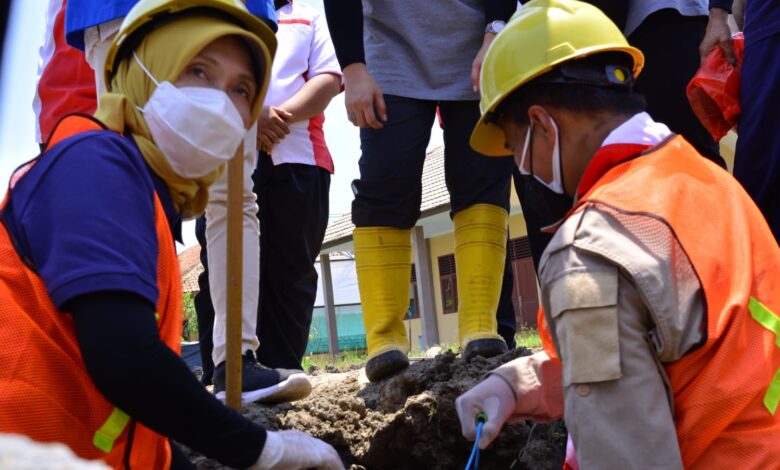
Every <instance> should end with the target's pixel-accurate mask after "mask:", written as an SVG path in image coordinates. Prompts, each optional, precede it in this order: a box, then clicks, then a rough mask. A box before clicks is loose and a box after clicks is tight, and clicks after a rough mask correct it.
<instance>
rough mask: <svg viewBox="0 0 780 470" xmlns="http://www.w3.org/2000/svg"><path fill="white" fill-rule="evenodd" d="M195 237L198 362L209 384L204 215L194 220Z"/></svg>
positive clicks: (210, 322)
mask: <svg viewBox="0 0 780 470" xmlns="http://www.w3.org/2000/svg"><path fill="white" fill-rule="evenodd" d="M195 237H196V238H197V239H198V244H199V245H200V263H201V264H202V265H203V268H204V269H203V272H202V273H200V276H198V287H199V288H200V290H199V291H198V293H197V294H195V298H194V299H193V300H194V303H195V313H196V315H197V317H198V342H199V346H200V362H201V365H202V367H203V377H202V378H201V382H203V383H204V384H205V385H211V383H212V379H213V377H214V359H212V357H211V351H212V350H213V349H214V304H213V303H212V302H211V291H210V290H209V260H208V247H207V246H206V216H205V215H203V216H200V217H198V219H197V220H196V221H195Z"/></svg>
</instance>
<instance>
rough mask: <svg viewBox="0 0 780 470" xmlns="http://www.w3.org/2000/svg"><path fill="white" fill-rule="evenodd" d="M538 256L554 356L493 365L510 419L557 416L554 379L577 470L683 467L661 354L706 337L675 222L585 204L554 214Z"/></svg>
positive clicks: (672, 355) (671, 357)
mask: <svg viewBox="0 0 780 470" xmlns="http://www.w3.org/2000/svg"><path fill="white" fill-rule="evenodd" d="M635 222H638V223H635ZM627 223H629V224H630V225H631V230H629V228H627V226H626V224H627ZM714 256H716V254H714ZM541 266H542V267H541V270H540V273H539V280H540V285H541V291H542V305H543V308H544V311H545V315H546V319H547V322H548V325H549V326H550V333H551V335H552V338H553V341H554V342H555V345H556V348H557V350H558V354H559V356H560V359H561V364H562V367H561V366H558V367H555V366H553V364H556V363H554V362H552V361H550V359H549V358H548V357H547V355H546V354H545V353H543V352H542V353H537V354H535V355H533V356H528V357H524V358H519V359H517V360H515V361H512V362H510V363H507V364H505V365H504V366H502V367H500V368H498V369H496V370H495V371H494V373H497V374H499V375H501V376H502V377H504V378H505V379H507V381H509V382H510V383H512V384H513V385H514V386H515V389H516V390H518V391H520V393H518V399H517V406H516V410H515V411H516V415H515V418H517V417H521V416H533V417H537V418H539V417H542V418H546V419H554V418H557V417H559V415H560V411H561V410H560V403H557V404H556V403H555V402H556V401H558V400H560V399H561V398H560V397H561V390H562V391H563V405H564V407H563V408H564V411H563V414H564V418H565V421H566V426H567V428H568V429H569V432H570V433H571V437H572V439H573V442H574V448H575V450H576V453H577V461H578V463H579V467H580V468H581V469H583V470H590V469H599V470H602V469H626V470H629V469H664V470H668V469H681V468H682V458H681V456H680V450H679V445H678V442H677V435H676V432H675V422H674V398H673V396H672V390H671V388H670V386H669V381H668V378H667V376H666V373H665V371H664V368H663V364H665V363H669V362H673V361H676V360H677V359H679V358H680V357H682V356H683V355H684V354H686V353H687V352H689V351H691V350H692V349H694V348H695V347H696V346H697V345H700V344H702V342H703V341H704V339H705V328H706V317H705V312H706V310H705V301H704V295H703V291H702V288H701V284H700V283H699V281H698V279H697V278H696V276H695V275H694V273H693V267H692V266H691V264H690V260H689V259H688V257H687V256H686V255H685V253H684V251H683V250H682V248H681V247H680V246H679V245H678V244H677V242H676V239H675V238H674V236H673V234H672V232H671V230H670V229H669V228H668V227H667V226H666V225H665V224H664V223H662V222H661V221H659V220H657V219H655V218H652V217H650V216H646V215H632V216H630V217H623V215H621V214H619V213H618V212H616V211H612V210H611V209H608V208H600V207H594V206H589V207H587V208H585V209H583V210H581V211H580V212H578V213H576V214H574V215H572V216H571V217H570V218H569V219H567V220H566V221H565V222H564V223H563V224H562V225H561V227H560V228H559V229H558V231H557V232H556V234H555V236H554V237H553V239H552V241H551V242H550V244H549V245H548V247H547V249H546V251H545V253H544V255H543V256H542V260H541ZM556 369H557V370H556ZM524 396H525V397H526V398H524ZM529 406H530V407H532V408H530V409H529ZM556 415H557V416H556Z"/></svg>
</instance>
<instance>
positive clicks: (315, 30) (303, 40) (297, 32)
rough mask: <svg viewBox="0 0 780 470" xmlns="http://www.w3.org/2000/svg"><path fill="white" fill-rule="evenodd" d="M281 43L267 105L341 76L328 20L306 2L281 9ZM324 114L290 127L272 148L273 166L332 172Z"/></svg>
mask: <svg viewBox="0 0 780 470" xmlns="http://www.w3.org/2000/svg"><path fill="white" fill-rule="evenodd" d="M277 13H278V15H279V17H278V21H279V31H277V33H276V38H277V41H278V43H279V46H278V49H277V51H276V57H275V58H274V63H273V67H272V68H271V84H270V87H269V90H268V96H267V98H266V101H265V104H266V105H267V106H279V105H281V104H282V103H284V102H285V101H287V100H288V99H290V98H291V97H292V96H294V95H295V94H296V93H297V92H298V90H300V89H301V87H302V86H303V85H304V83H306V81H307V80H308V79H310V78H311V77H314V76H316V75H320V74H323V73H330V74H334V75H338V76H339V77H341V67H340V66H339V63H338V61H337V60H336V52H335V50H334V49H333V43H332V42H331V39H330V33H329V32H328V25H327V23H326V21H325V17H324V16H323V15H320V13H319V12H318V11H317V10H315V9H314V8H312V7H310V6H309V5H306V4H305V3H303V2H297V1H296V2H291V3H289V4H287V5H285V6H283V7H281V8H280V9H279V10H277ZM324 122H325V114H324V113H322V114H320V115H318V116H314V117H313V118H311V119H309V120H308V121H301V122H296V123H294V124H292V125H290V134H289V135H287V136H286V137H285V138H284V139H282V141H281V142H279V143H278V144H277V145H276V146H275V147H274V149H273V152H272V154H271V158H272V159H273V162H274V165H279V164H282V163H301V164H304V165H316V166H319V167H320V168H324V169H326V170H328V171H329V172H331V173H333V159H332V158H331V156H330V152H329V151H328V146H327V145H326V144H325V133H324V131H323V128H322V126H323V123H324Z"/></svg>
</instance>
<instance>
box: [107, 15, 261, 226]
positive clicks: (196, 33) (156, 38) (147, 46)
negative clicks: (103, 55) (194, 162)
mask: <svg viewBox="0 0 780 470" xmlns="http://www.w3.org/2000/svg"><path fill="white" fill-rule="evenodd" d="M232 35H236V36H241V37H242V38H244V39H245V41H247V43H248V44H249V45H250V46H252V48H253V49H256V47H257V46H255V45H256V44H257V43H259V41H260V40H259V39H258V38H257V37H256V36H254V35H252V34H251V33H249V32H248V31H246V30H245V29H243V28H241V27H240V26H237V25H235V24H233V23H230V22H228V21H225V20H222V19H220V18H217V17H211V16H183V17H181V18H178V19H175V20H173V21H169V22H167V23H164V24H162V25H161V26H159V27H157V28H156V29H153V30H151V31H150V32H148V33H147V34H146V35H145V36H144V38H143V39H142V40H141V42H140V43H139V44H138V46H136V48H135V52H136V53H137V54H138V58H139V59H140V61H141V63H143V64H144V66H146V68H147V69H149V72H151V74H152V76H154V78H155V79H156V80H157V81H158V82H160V83H162V82H164V81H169V82H171V83H173V82H175V81H176V79H177V78H178V77H179V75H181V73H182V72H183V71H184V69H185V68H186V66H187V64H189V63H190V61H192V59H194V58H195V56H197V55H198V53H200V51H202V50H203V49H204V48H205V47H206V46H208V45H209V44H211V43H212V42H213V41H215V40H217V39H219V38H221V37H224V36H232ZM127 52H129V53H127ZM254 59H255V60H257V61H261V62H262V61H263V59H262V56H261V55H260V54H258V53H256V52H255V53H254ZM257 68H258V69H259V70H260V72H259V73H262V74H263V75H262V76H258V77H257V80H258V90H260V92H258V95H257V98H256V99H255V102H254V103H253V106H252V122H255V121H256V120H257V118H258V116H259V114H260V108H261V107H262V103H263V99H264V97H265V90H266V88H267V84H268V75H269V72H270V68H271V65H270V64H261V65H260V66H259V67H257ZM156 87H157V86H156V85H155V84H154V82H153V81H152V80H151V79H150V78H149V77H148V76H147V75H146V73H145V72H144V71H143V69H141V67H140V66H139V65H138V63H137V62H136V61H135V59H134V58H133V55H132V51H125V54H124V58H123V59H122V61H121V62H120V63H119V64H118V65H117V67H116V73H115V74H114V77H113V78H112V80H111V86H110V89H111V92H108V93H104V94H102V95H101V96H100V98H99V100H98V109H97V111H96V112H95V117H96V118H97V119H99V120H100V121H101V122H103V123H104V124H105V125H106V126H107V127H108V128H109V129H111V130H114V131H116V132H120V133H124V132H126V131H128V130H129V131H130V133H131V134H132V136H133V139H134V140H135V142H136V144H137V145H138V148H139V149H140V150H141V154H142V155H143V157H144V159H145V160H146V162H147V163H148V164H149V166H150V167H151V168H152V171H154V172H155V173H156V174H157V175H158V176H160V177H161V178H162V179H163V180H164V181H165V183H166V184H167V185H168V188H169V189H170V192H171V197H172V199H173V203H174V205H175V206H176V209H177V210H178V211H179V212H181V214H182V216H183V217H184V218H185V219H188V218H192V217H197V216H199V215H200V214H202V213H203V212H204V210H205V209H206V203H207V202H208V188H209V186H211V184H212V183H213V182H214V181H216V180H217V178H219V176H220V175H221V174H222V171H223V170H224V168H225V165H222V166H220V167H219V168H218V169H216V170H214V171H212V172H211V173H209V174H208V175H206V176H204V177H202V178H198V179H194V180H193V179H185V178H182V177H180V176H178V175H177V174H176V173H174V172H173V170H172V169H171V167H170V165H169V164H168V162H167V160H166V159H165V156H164V155H163V153H162V151H160V149H159V148H157V146H156V145H155V143H154V142H153V140H152V136H151V133H150V132H149V128H148V127H147V125H146V121H145V120H144V116H143V113H141V111H139V110H138V108H143V107H144V105H145V104H146V102H147V101H148V100H149V98H150V97H151V96H152V93H154V90H155V89H156ZM136 106H137V107H138V108H136ZM230 157H232V155H231V156H230Z"/></svg>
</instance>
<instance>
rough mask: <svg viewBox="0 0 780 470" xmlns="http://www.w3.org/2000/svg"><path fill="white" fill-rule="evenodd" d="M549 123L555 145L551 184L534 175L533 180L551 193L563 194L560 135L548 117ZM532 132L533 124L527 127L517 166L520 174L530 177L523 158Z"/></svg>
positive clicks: (551, 119) (526, 153) (553, 122)
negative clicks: (550, 123) (553, 130)
mask: <svg viewBox="0 0 780 470" xmlns="http://www.w3.org/2000/svg"><path fill="white" fill-rule="evenodd" d="M550 122H552V127H553V129H555V144H553V151H552V174H553V180H552V182H550V183H548V182H547V181H544V180H543V179H541V178H539V177H538V176H536V175H533V177H534V178H536V180H537V181H539V182H540V183H542V184H543V185H545V186H546V187H548V188H550V190H551V191H553V192H555V193H558V194H563V193H564V191H563V178H562V177H561V146H560V134H559V133H558V125H557V124H555V119H553V118H552V116H550ZM532 131H533V124H530V125H529V126H528V132H526V134H525V142H524V143H523V153H522V156H521V157H520V164H519V165H518V167H519V170H520V174H523V175H530V174H531V172H530V171H528V170H526V169H525V157H526V155H528V149H529V147H530V145H531V133H532Z"/></svg>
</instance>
